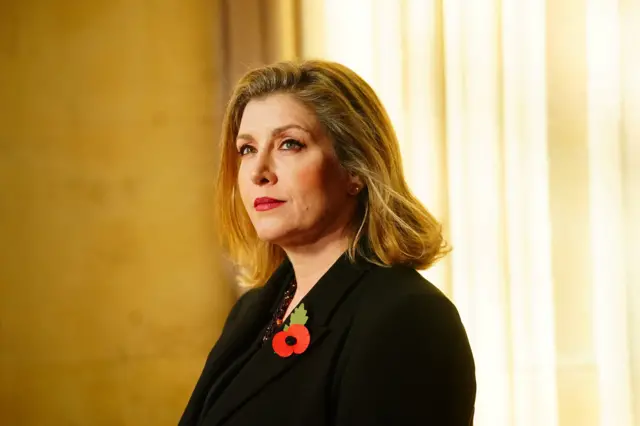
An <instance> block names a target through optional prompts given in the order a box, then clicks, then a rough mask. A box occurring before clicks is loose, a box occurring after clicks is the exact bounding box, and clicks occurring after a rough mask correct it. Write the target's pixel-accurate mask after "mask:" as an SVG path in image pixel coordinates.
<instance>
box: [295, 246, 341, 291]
mask: <svg viewBox="0 0 640 426" xmlns="http://www.w3.org/2000/svg"><path fill="white" fill-rule="evenodd" d="M331 237H332V236H331V235H327V236H326V237H325V238H322V239H321V240H319V241H317V242H315V243H314V244H312V245H307V246H304V247H295V248H285V252H286V253H287V257H288V258H289V261H290V262H291V265H292V266H293V271H294V273H295V277H296V281H297V286H298V288H297V291H296V294H297V295H299V296H300V297H303V296H304V295H305V294H307V293H308V292H309V290H311V288H312V287H313V286H314V285H315V284H316V283H317V282H318V280H320V278H322V276H323V275H324V274H325V272H327V271H328V270H329V268H331V266H332V265H333V264H334V263H335V262H336V260H338V258H339V257H340V256H341V255H342V254H343V253H344V252H345V251H346V250H347V248H348V244H349V240H348V238H347V237H346V236H336V235H334V236H333V238H331ZM296 298H298V296H296Z"/></svg>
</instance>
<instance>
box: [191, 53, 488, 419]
mask: <svg viewBox="0 0 640 426" xmlns="http://www.w3.org/2000/svg"><path fill="white" fill-rule="evenodd" d="M221 142H222V146H221V153H220V155H221V163H220V168H219V179H218V188H217V192H216V196H217V205H218V206H220V208H219V212H218V214H219V217H218V220H217V224H218V226H219V227H220V235H221V236H222V238H221V239H222V244H223V246H224V248H225V250H226V252H227V253H228V254H229V256H230V257H231V258H232V260H233V261H234V262H235V263H236V264H237V265H238V266H239V267H240V268H241V270H242V278H243V280H244V282H245V283H246V284H248V285H250V286H252V287H253V289H251V290H249V291H248V292H246V293H245V294H244V295H243V296H242V297H241V298H240V299H239V300H238V302H237V303H236V304H235V306H234V307H233V308H232V310H231V312H230V314H229V317H228V319H227V321H226V324H225V326H224V329H223V332H222V335H221V337H220V339H219V340H218V342H217V343H216V345H215V346H214V348H213V350H212V351H211V353H210V354H209V357H208V358H207V361H206V364H205V366H204V370H203V372H202V375H201V377H200V379H199V381H198V383H197V385H196V387H195V390H194V391H193V395H192V396H191V399H190V401H189V403H188V405H187V407H186V410H185V412H184V414H183V416H182V419H181V420H180V425H185V426H186V425H194V426H195V425H203V426H204V425H206V426H213V425H223V424H224V425H227V426H236V425H265V424H266V425H271V424H273V425H276V424H277V425H337V426H343V425H357V426H366V425H433V426H462V425H464V426H467V425H470V424H471V423H472V418H473V408H474V401H475V392H476V384H475V371H474V362H473V357H472V354H471V350H470V348H469V343H468V339H467V336H466V334H465V331H464V328H463V326H462V323H461V321H460V317H459V316H458V313H457V311H456V309H455V307H454V306H453V305H452V303H451V302H450V301H449V300H448V299H447V298H446V297H445V296H444V295H443V294H442V293H441V292H440V291H438V290H437V289H436V287H434V286H433V285H432V284H430V283H429V282H427V281H426V280H425V279H424V278H423V277H422V276H421V275H420V274H419V273H418V272H416V268H417V269H423V268H427V267H428V266H430V265H431V264H432V263H433V262H434V261H435V260H436V259H438V258H439V257H441V256H442V255H443V254H444V253H445V251H446V245H445V243H444V241H443V238H442V234H441V228H440V226H439V224H438V223H437V222H436V221H435V220H434V218H433V217H432V216H431V215H430V214H429V213H428V212H427V210H426V209H425V208H424V207H423V206H422V205H421V204H420V202H418V200H417V199H416V198H415V197H414V196H413V195H412V194H411V192H410V191H409V188H408V187H407V184H406V182H405V180H404V177H403V172H402V166H401V159H400V151H399V146H398V142H397V139H396V136H395V133H394V131H393V128H392V126H391V124H390V121H389V118H388V116H387V114H386V112H385V111H384V108H383V107H382V105H381V104H380V101H379V100H378V98H377V97H376V95H375V93H374V92H373V90H372V89H371V88H370V87H369V86H368V85H367V83H365V82H364V81H363V80H362V79H361V78H360V77H359V76H358V75H356V74H355V73H354V72H353V71H351V70H350V69H348V68H346V67H344V66H342V65H339V64H336V63H331V62H324V61H305V62H301V63H289V62H287V63H278V64H275V65H272V66H268V67H264V68H260V69H256V70H253V71H251V72H249V73H248V74H247V75H246V76H244V77H243V79H242V80H241V81H240V82H239V84H238V86H237V87H236V89H235V91H234V93H233V96H232V98H231V101H230V103H229V105H228V108H227V111H226V115H225V119H224V123H223V135H222V141H221Z"/></svg>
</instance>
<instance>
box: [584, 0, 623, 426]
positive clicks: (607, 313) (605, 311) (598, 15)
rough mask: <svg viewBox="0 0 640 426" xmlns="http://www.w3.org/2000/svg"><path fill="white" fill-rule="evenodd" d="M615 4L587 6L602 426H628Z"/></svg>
mask: <svg viewBox="0 0 640 426" xmlns="http://www.w3.org/2000/svg"><path fill="white" fill-rule="evenodd" d="M618 7H619V5H618V2H617V1H615V0H588V1H587V61H588V97H589V108H588V111H589V121H588V122H589V127H588V138H589V196H590V197H589V200H590V211H591V217H590V223H591V248H592V250H591V252H592V256H593V258H592V263H591V267H592V270H593V291H594V295H593V304H594V306H593V309H594V321H593V327H594V341H595V352H596V359H597V364H598V378H599V391H600V426H632V408H631V389H630V383H629V381H628V380H629V377H630V375H629V347H628V344H627V336H628V334H627V327H626V319H627V310H626V299H627V298H626V278H625V271H624V263H623V262H624V252H623V251H622V249H623V246H624V239H623V233H622V232H623V223H624V215H623V209H622V176H621V170H622V167H621V159H622V157H621V151H620V148H621V147H620V143H619V140H620V105H621V103H620V100H621V97H620V83H621V82H620V75H621V74H620V40H619V31H620V24H619V16H618Z"/></svg>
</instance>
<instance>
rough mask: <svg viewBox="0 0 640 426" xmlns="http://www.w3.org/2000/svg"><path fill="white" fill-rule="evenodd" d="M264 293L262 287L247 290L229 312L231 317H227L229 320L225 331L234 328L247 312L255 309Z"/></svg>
mask: <svg viewBox="0 0 640 426" xmlns="http://www.w3.org/2000/svg"><path fill="white" fill-rule="evenodd" d="M262 291H263V288H262V287H256V288H251V289H249V290H246V291H245V292H244V293H243V294H242V295H241V296H240V297H239V298H238V300H236V303H234V305H233V306H232V307H231V311H229V315H227V320H226V322H225V325H224V329H225V330H226V329H228V328H230V327H232V326H233V323H234V322H235V321H236V319H237V318H242V317H243V316H244V315H245V314H246V313H247V312H250V311H251V309H253V307H254V306H255V304H256V303H257V302H258V300H259V299H260V294H261V293H262Z"/></svg>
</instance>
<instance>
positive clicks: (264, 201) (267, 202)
mask: <svg viewBox="0 0 640 426" xmlns="http://www.w3.org/2000/svg"><path fill="white" fill-rule="evenodd" d="M285 202H286V201H282V200H277V199H275V198H270V197H259V198H256V199H255V200H254V201H253V208H254V209H256V211H259V212H264V211H267V210H273V209H275V208H277V207H280V206H281V205H283V204H284V203H285Z"/></svg>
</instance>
